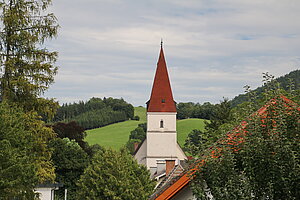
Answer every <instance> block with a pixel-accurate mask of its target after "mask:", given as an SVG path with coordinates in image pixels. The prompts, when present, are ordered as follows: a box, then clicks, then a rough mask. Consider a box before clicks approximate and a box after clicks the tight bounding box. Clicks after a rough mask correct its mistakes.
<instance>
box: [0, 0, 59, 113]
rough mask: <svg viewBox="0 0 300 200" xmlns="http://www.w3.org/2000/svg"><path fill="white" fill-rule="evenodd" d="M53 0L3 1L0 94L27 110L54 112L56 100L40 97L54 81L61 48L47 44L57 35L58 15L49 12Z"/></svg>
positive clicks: (0, 3)
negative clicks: (56, 50)
mask: <svg viewBox="0 0 300 200" xmlns="http://www.w3.org/2000/svg"><path fill="white" fill-rule="evenodd" d="M50 4H51V0H1V1H0V12H1V13H0V24H1V29H0V80H1V88H0V98H1V101H6V102H16V103H18V104H19V105H20V106H22V107H23V108H24V109H25V111H31V110H36V111H38V112H39V113H40V114H47V115H48V116H51V115H53V111H54V109H55V108H56V103H54V102H53V100H46V99H43V98H40V95H42V94H43V93H44V91H45V90H46V89H47V88H48V87H49V85H50V84H51V83H53V81H54V78H53V77H54V75H55V74H56V72H57V67H56V66H54V63H55V61H56V59H57V52H51V51H49V50H47V49H46V48H45V47H43V44H44V42H45V41H46V40H47V39H52V38H53V37H55V36H56V35H57V29H58V24H57V20H56V17H55V16H54V15H53V14H52V13H50V14H47V13H46V9H47V8H48V6H49V5H50Z"/></svg>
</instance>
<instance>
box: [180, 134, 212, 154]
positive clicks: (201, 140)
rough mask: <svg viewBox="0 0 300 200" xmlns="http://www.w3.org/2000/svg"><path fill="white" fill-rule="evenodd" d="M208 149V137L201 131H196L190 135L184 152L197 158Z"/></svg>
mask: <svg viewBox="0 0 300 200" xmlns="http://www.w3.org/2000/svg"><path fill="white" fill-rule="evenodd" d="M206 148H207V136H206V135H205V133H203V132H202V131H200V130H197V129H194V130H192V132H190V133H189V135H188V137H187V139H186V140H185V143H184V148H183V150H184V151H185V152H188V153H189V154H191V155H193V156H195V155H198V154H200V152H202V151H203V150H204V149H206Z"/></svg>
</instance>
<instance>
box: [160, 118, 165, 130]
mask: <svg viewBox="0 0 300 200" xmlns="http://www.w3.org/2000/svg"><path fill="white" fill-rule="evenodd" d="M163 127H164V121H163V120H160V128H163Z"/></svg>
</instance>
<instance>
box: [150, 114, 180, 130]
mask: <svg viewBox="0 0 300 200" xmlns="http://www.w3.org/2000/svg"><path fill="white" fill-rule="evenodd" d="M176 114H177V113H170V112H147V132H152V131H154V132H169V131H171V132H176ZM161 120H163V123H164V127H163V128H160V121H161Z"/></svg>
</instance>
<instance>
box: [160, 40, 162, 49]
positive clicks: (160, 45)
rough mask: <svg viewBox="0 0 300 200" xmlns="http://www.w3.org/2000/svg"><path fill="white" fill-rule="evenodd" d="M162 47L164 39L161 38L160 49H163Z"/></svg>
mask: <svg viewBox="0 0 300 200" xmlns="http://www.w3.org/2000/svg"><path fill="white" fill-rule="evenodd" d="M162 46H163V39H162V38H161V39H160V47H161V48H162Z"/></svg>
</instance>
